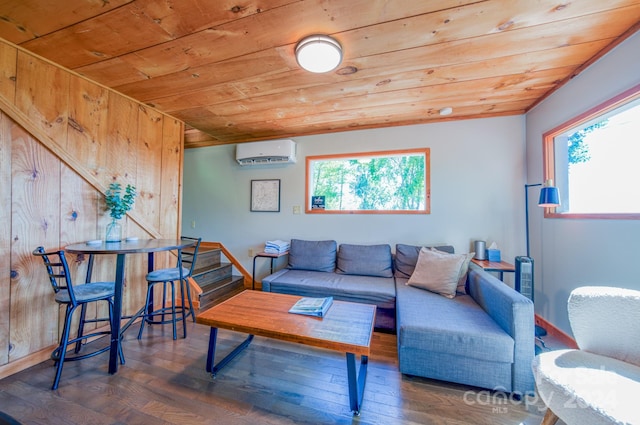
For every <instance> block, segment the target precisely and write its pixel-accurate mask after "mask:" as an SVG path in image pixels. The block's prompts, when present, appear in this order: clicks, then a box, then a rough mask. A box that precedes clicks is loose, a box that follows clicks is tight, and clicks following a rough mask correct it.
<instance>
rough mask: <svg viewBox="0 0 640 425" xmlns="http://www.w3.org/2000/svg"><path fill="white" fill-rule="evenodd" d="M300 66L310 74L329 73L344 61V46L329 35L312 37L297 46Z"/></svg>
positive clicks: (297, 58) (306, 38)
mask: <svg viewBox="0 0 640 425" xmlns="http://www.w3.org/2000/svg"><path fill="white" fill-rule="evenodd" d="M296 60H297V61H298V64H299V65H300V66H301V67H302V68H304V69H306V70H307V71H309V72H315V73H322V72H329V71H332V70H334V69H336V68H337V67H338V65H340V62H341V61H342V46H340V43H338V42H337V41H336V40H334V39H333V38H331V37H329V36H327V35H310V36H308V37H305V38H303V39H302V40H300V42H299V43H298V45H297V46H296Z"/></svg>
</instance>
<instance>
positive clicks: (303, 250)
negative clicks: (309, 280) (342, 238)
mask: <svg viewBox="0 0 640 425" xmlns="http://www.w3.org/2000/svg"><path fill="white" fill-rule="evenodd" d="M337 247H338V244H337V243H336V241H329V240H327V241H306V240H302V239H291V246H290V248H289V265H288V268H290V269H293V270H313V271H318V272H333V271H334V270H335V269H336V251H337Z"/></svg>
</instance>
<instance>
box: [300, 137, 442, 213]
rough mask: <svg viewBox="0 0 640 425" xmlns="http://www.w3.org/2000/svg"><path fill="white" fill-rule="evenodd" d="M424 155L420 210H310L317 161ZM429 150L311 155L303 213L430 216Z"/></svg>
mask: <svg viewBox="0 0 640 425" xmlns="http://www.w3.org/2000/svg"><path fill="white" fill-rule="evenodd" d="M416 154H419V155H424V161H425V164H424V165H425V169H424V174H425V182H424V191H425V193H424V195H425V207H424V209H420V210H326V209H312V205H311V203H312V202H311V193H310V192H311V187H310V184H311V177H312V176H311V175H310V174H311V163H312V161H318V160H339V159H356V158H360V157H362V158H367V157H386V156H398V155H404V156H411V155H416ZM430 157H431V149H430V148H416V149H395V150H385V151H371V152H351V153H340V154H329V155H312V156H307V157H306V163H305V189H304V191H305V213H306V214H431V177H430V174H431V163H430V161H431V159H430Z"/></svg>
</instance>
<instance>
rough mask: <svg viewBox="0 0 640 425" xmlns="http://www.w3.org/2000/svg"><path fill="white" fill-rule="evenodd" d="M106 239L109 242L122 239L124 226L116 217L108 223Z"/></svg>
mask: <svg viewBox="0 0 640 425" xmlns="http://www.w3.org/2000/svg"><path fill="white" fill-rule="evenodd" d="M104 240H105V242H107V243H109V242H120V241H121V240H122V226H120V223H118V222H117V221H116V220H115V219H114V220H112V221H111V222H110V223H109V224H107V231H106V233H105V237H104Z"/></svg>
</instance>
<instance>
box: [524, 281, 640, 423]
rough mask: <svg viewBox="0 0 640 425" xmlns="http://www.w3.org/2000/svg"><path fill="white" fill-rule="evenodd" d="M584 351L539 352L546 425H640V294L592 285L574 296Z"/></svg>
mask: <svg viewBox="0 0 640 425" xmlns="http://www.w3.org/2000/svg"><path fill="white" fill-rule="evenodd" d="M568 311H569V322H570V324H571V330H572V331H573V336H574V337H575V340H576V343H577V344H578V347H579V349H578V350H556V351H548V352H544V353H541V354H538V355H537V356H536V357H535V359H534V360H533V363H532V368H533V374H534V377H535V381H536V388H537V391H538V394H539V396H540V397H541V398H542V400H543V401H544V403H545V404H546V405H547V408H548V409H547V413H546V415H545V417H544V419H543V421H542V424H545V425H547V424H548V425H551V424H555V423H556V421H557V420H558V418H560V419H562V420H563V421H564V422H565V423H567V424H568V425H572V424H579V425H590V424H640V399H639V398H638V397H639V395H640V291H634V290H630V289H621V288H613V287H601V286H586V287H581V288H577V289H575V290H574V291H573V292H571V295H570V296H569V301H568Z"/></svg>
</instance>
